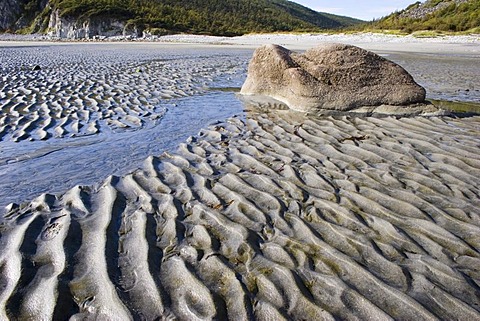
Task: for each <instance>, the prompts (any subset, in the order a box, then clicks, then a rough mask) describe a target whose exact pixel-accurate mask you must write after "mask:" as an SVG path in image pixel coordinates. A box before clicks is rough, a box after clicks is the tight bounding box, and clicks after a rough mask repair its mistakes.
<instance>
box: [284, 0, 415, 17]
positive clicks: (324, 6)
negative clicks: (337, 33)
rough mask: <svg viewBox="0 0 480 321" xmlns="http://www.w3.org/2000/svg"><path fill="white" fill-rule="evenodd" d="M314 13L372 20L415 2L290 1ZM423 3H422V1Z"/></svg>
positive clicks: (398, 0) (365, 0)
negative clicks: (312, 10)
mask: <svg viewBox="0 0 480 321" xmlns="http://www.w3.org/2000/svg"><path fill="white" fill-rule="evenodd" d="M292 1H293V2H296V3H299V4H301V5H304V6H306V7H309V8H312V9H314V10H316V11H321V12H328V13H333V14H338V15H342V16H349V17H354V18H359V19H362V20H367V21H369V20H372V19H373V18H381V17H383V16H386V15H388V14H390V13H392V12H394V11H395V10H401V9H404V8H406V7H408V6H409V5H410V4H412V3H414V2H415V1H416V0H383V1H382V0H292ZM422 2H423V1H422Z"/></svg>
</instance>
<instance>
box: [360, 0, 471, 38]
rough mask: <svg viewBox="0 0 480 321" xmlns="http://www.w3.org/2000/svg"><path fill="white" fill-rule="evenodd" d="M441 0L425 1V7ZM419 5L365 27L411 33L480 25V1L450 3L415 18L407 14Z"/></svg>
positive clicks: (447, 30)
mask: <svg viewBox="0 0 480 321" xmlns="http://www.w3.org/2000/svg"><path fill="white" fill-rule="evenodd" d="M440 2H442V0H434V1H433V0H432V1H428V2H426V3H425V7H427V8H433V7H435V6H436V5H438V4H439V3H440ZM418 6H420V2H416V3H414V4H412V5H411V6H409V7H408V8H407V9H405V10H403V11H399V12H395V13H393V14H391V15H389V16H387V17H385V18H382V19H380V20H378V21H374V22H372V23H370V24H368V25H364V26H363V28H365V29H367V30H368V29H378V30H401V31H403V32H405V33H412V32H416V31H421V30H432V31H445V32H465V31H472V32H474V31H475V30H478V28H479V27H480V1H478V0H472V1H469V2H466V3H461V4H457V3H455V2H453V1H451V3H450V4H449V5H447V6H445V7H443V8H441V9H439V10H437V11H435V12H433V13H431V14H427V15H426V16H425V17H423V18H420V19H415V18H413V17H409V16H408V11H409V10H410V9H413V8H417V7H418Z"/></svg>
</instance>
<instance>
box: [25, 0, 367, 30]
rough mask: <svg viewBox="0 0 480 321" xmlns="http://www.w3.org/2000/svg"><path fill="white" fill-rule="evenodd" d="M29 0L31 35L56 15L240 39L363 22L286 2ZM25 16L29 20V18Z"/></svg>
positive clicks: (26, 6) (236, 0)
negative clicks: (258, 34) (114, 21)
mask: <svg viewBox="0 0 480 321" xmlns="http://www.w3.org/2000/svg"><path fill="white" fill-rule="evenodd" d="M44 2H45V0H30V1H29V2H28V3H27V4H26V5H25V6H24V9H25V10H24V13H23V18H24V20H29V21H33V24H30V26H29V28H27V29H28V31H29V32H38V31H45V30H46V28H47V27H48V21H49V19H50V15H51V13H52V12H53V11H56V10H58V14H59V16H60V17H62V18H69V19H70V18H71V19H76V20H87V19H90V18H98V17H100V18H101V17H107V18H115V19H118V20H120V21H124V22H125V23H127V24H130V25H132V26H136V27H139V28H142V29H149V30H153V32H156V33H172V32H187V33H196V34H211V35H240V34H245V33H251V32H275V31H318V30H320V29H334V28H341V27H345V26H350V25H353V24H356V23H359V22H360V21H359V20H356V19H353V18H348V17H341V16H336V15H331V14H324V13H319V12H316V11H313V10H310V9H308V8H306V7H303V6H301V5H298V4H296V3H294V2H290V1H285V0H50V1H49V2H48V4H47V5H46V6H45V4H44ZM25 18H26V19H25Z"/></svg>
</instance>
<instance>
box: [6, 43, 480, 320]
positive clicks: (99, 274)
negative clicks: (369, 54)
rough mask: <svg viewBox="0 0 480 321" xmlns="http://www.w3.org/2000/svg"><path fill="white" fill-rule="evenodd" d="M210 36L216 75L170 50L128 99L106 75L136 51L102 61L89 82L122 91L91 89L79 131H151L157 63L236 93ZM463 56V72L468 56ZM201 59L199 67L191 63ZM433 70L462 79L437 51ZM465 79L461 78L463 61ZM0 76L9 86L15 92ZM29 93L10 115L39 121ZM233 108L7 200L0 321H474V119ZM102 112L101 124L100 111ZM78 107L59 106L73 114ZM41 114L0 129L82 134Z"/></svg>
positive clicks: (479, 152)
mask: <svg viewBox="0 0 480 321" xmlns="http://www.w3.org/2000/svg"><path fill="white" fill-rule="evenodd" d="M98 48H101V47H98ZM137 48H138V47H137ZM216 48H217V51H218V52H220V54H219V55H217V56H215V57H214V58H212V59H211V60H208V59H207V60H205V61H212V64H214V65H215V66H220V67H217V69H215V68H213V69H215V70H210V69H208V66H210V65H208V64H207V66H206V67H205V66H204V65H203V64H199V63H198V61H201V60H198V58H199V57H198V56H195V57H196V59H197V60H195V59H192V60H190V62H192V61H197V63H196V64H195V63H188V62H185V63H183V62H181V61H177V62H175V61H174V62H173V64H172V65H173V67H172V65H168V64H167V65H168V66H167V67H165V70H166V71H165V76H162V77H165V79H160V78H155V79H154V80H152V79H153V78H152V77H154V76H155V77H160V76H156V75H158V74H160V75H163V72H162V71H161V70H162V68H158V66H156V65H155V71H156V72H151V71H150V72H147V73H146V75H143V76H141V78H142V79H144V78H146V79H148V80H149V81H150V82H149V81H146V80H145V81H146V84H145V86H147V87H146V88H144V89H143V90H144V92H140V91H138V90H139V89H138V88H137V87H136V86H132V87H133V88H132V90H133V91H135V90H137V91H138V92H134V94H133V95H132V96H128V95H127V94H126V93H128V92H129V91H128V90H125V88H126V87H122V88H120V89H119V90H118V91H115V88H116V87H115V86H116V85H117V86H120V85H118V84H119V83H120V84H122V83H126V84H128V83H129V82H133V80H132V79H134V78H133V77H134V76H131V75H132V74H135V75H136V73H134V72H133V70H134V69H135V68H137V62H132V64H131V65H129V68H130V69H131V70H132V72H125V71H122V72H116V71H115V70H116V68H113V67H112V68H111V69H109V70H110V71H108V72H105V73H102V72H99V74H100V75H102V74H103V75H108V76H107V77H103V76H102V77H99V78H100V79H104V80H103V82H102V83H101V84H100V85H99V87H102V88H107V89H108V91H107V92H109V93H114V95H111V96H114V97H118V99H119V100H118V101H117V100H116V99H113V101H111V100H109V99H108V98H106V97H107V96H109V95H103V96H102V95H99V96H98V97H99V98H95V99H98V100H99V101H100V102H101V103H102V106H107V108H100V110H99V111H96V112H97V114H96V115H97V116H96V117H98V118H96V120H97V123H98V124H100V126H98V131H99V133H96V134H95V133H92V134H91V135H90V136H87V138H88V137H96V136H99V135H102V133H106V132H109V131H111V135H119V134H121V133H128V130H129V129H125V128H122V127H121V126H116V125H114V124H113V123H112V122H109V121H107V120H108V119H113V120H116V121H118V122H120V123H124V124H125V123H128V125H129V126H130V127H132V128H134V127H135V126H131V125H132V122H127V120H126V116H127V115H132V116H135V117H137V118H138V119H141V120H142V121H143V122H140V124H141V125H140V126H138V127H139V129H138V131H142V130H145V124H150V123H151V122H154V121H155V120H151V118H150V117H151V116H154V115H156V113H157V112H151V114H146V115H145V114H142V113H143V112H146V111H147V110H149V108H148V106H154V107H156V106H158V107H156V108H159V110H162V108H161V107H162V106H164V105H163V104H165V103H166V101H170V100H169V99H170V98H169V97H164V96H162V95H164V94H159V95H158V97H157V96H154V97H152V96H151V90H153V89H155V90H157V91H158V92H160V93H161V92H162V91H161V90H163V88H164V87H165V85H166V84H169V79H170V78H169V73H173V74H178V75H179V77H178V79H179V80H178V82H177V84H173V85H172V86H174V87H173V88H174V89H173V90H172V91H173V93H174V94H175V93H176V92H180V91H184V92H185V90H186V89H187V88H189V85H190V86H192V87H193V89H192V92H189V93H186V95H187V96H188V95H191V96H190V97H193V98H192V99H201V98H199V97H201V96H202V95H203V93H204V91H203V90H204V89H202V86H197V85H195V84H196V79H203V78H202V77H209V75H210V72H214V73H215V72H218V77H220V79H226V78H229V77H230V78H229V79H230V80H228V81H231V84H233V85H234V87H235V84H236V83H238V82H239V81H240V82H241V80H242V77H243V75H242V73H241V72H240V73H238V72H237V69H235V68H244V67H235V66H238V63H239V61H237V63H236V64H235V63H233V64H232V65H229V63H232V60H231V58H230V56H229V55H228V54H225V52H222V50H220V49H218V48H220V47H218V46H217V47H216ZM8 50H19V49H18V48H14V49H8ZM148 52H149V50H146V53H148ZM117 54H118V55H122V53H121V52H120V53H118V52H117V53H116V55H117ZM383 54H389V55H392V57H396V58H395V59H404V61H405V62H406V64H407V66H406V68H407V70H408V69H409V68H411V70H413V71H414V72H412V73H413V74H414V77H416V76H417V75H416V74H415V72H418V76H420V77H422V75H423V77H424V78H423V79H430V80H432V81H431V84H430V86H431V87H430V88H436V86H437V87H438V88H439V86H442V85H445V84H455V85H456V86H457V85H458V86H460V85H459V82H458V80H457V81H455V80H452V79H451V78H452V74H448V73H444V74H442V77H443V78H440V79H439V80H438V81H435V79H437V78H436V77H435V76H434V75H432V74H431V73H430V74H429V73H428V71H429V70H430V71H431V70H432V69H428V68H427V67H425V64H426V63H427V62H428V61H430V59H429V58H428V57H426V58H425V61H424V63H423V64H422V63H421V62H419V60H416V59H414V58H411V56H406V55H400V54H398V53H396V52H384V53H383ZM80 56H82V55H80ZM125 56H127V57H132V55H131V54H128V55H127V54H125ZM440 56H441V55H440ZM32 57H36V56H35V55H34V54H32ZM413 57H418V55H417V56H415V54H413ZM437 57H438V53H437ZM452 57H453V56H452ZM463 58H465V59H467V60H468V59H472V55H468V54H466V55H465V56H462V57H460V58H459V59H463ZM32 59H33V58H32ZM124 59H125V58H124ZM442 59H443V58H442ZM452 59H453V58H452ZM180 60H182V59H180ZM183 60H185V59H184V58H183ZM420 61H421V59H420ZM450 61H451V60H450ZM462 61H463V60H462ZM468 61H469V63H468V64H465V66H463V67H462V68H464V69H465V70H467V69H469V68H472V67H471V66H474V64H471V60H468ZM227 62H228V63H227ZM110 63H111V62H109V61H106V62H105V63H104V64H105V65H107V66H108V65H109V64H110ZM240 63H241V61H240ZM176 64H177V66H178V67H177V69H172V68H174V67H175V66H176ZM182 64H183V65H182ZM99 65H100V66H102V64H99ZM199 65H201V66H204V69H202V70H201V71H200V72H198V73H196V71H195V70H196V68H197V67H199ZM433 65H434V66H436V68H438V69H436V70H438V71H441V70H442V66H444V65H446V66H447V69H448V68H450V69H449V70H452V73H454V72H456V73H458V74H459V75H461V74H462V73H461V71H460V70H459V69H455V68H453V67H449V66H450V65H448V64H444V63H443V61H442V63H438V64H435V62H434V63H433ZM148 66H150V65H148ZM148 66H147V68H149V67H148ZM222 66H230V67H222ZM147 68H146V69H147ZM473 68H474V67H473ZM130 69H129V70H130ZM152 69H153V68H152ZM157 70H160V71H158V72H157ZM172 70H174V71H172ZM411 70H409V71H411ZM226 71H230V72H226ZM19 74H20V75H22V74H21V72H19ZM48 74H49V73H45V76H44V77H45V79H47V78H48ZM78 74H79V75H81V73H78ZM91 74H95V72H91ZM189 74H190V75H194V77H193V79H194V80H192V81H189V80H188V75H189ZM225 74H227V75H228V76H227V77H226V78H222V77H224V75H225ZM465 74H466V76H464V77H465V79H470V77H473V76H471V75H473V71H472V73H471V74H470V73H468V72H466V73H465ZM11 75H15V74H14V73H12V74H11ZM66 75H67V80H68V79H69V78H68V77H71V78H70V79H76V78H75V77H77V74H76V73H72V74H70V75H69V74H68V73H67V74H66ZM185 75H186V76H185ZM448 75H450V77H448ZM24 77H25V76H24ZM24 77H22V76H18V78H16V79H19V80H18V83H20V84H21V83H22V81H24V82H26V80H25V79H24ZM42 77H43V76H42ZM58 78H60V79H61V76H58ZM86 78H88V77H86ZM109 78H112V80H109ZM184 78H186V79H184ZM41 79H43V78H41ZM159 79H160V80H159ZM460 79H462V78H460ZM472 79H473V78H472ZM162 81H163V82H162ZM228 81H227V80H224V81H223V82H222V81H220V82H219V83H224V84H228ZM473 81H474V83H473V86H474V87H473V90H469V91H466V92H465V95H466V96H460V95H458V92H457V91H455V90H454V89H452V88H451V87H452V86H450V87H449V88H450V91H446V92H445V91H441V90H439V91H438V94H435V93H433V94H432V96H434V97H435V95H441V94H443V95H447V96H448V97H450V99H452V98H455V97H457V98H458V99H459V100H464V101H469V100H468V99H467V98H468V97H472V96H473V95H476V93H475V88H478V87H477V83H476V82H475V81H476V80H475V79H473ZM45 82H46V83H48V81H43V82H42V83H45ZM84 82H86V80H81V81H80V80H79V81H78V83H84ZM72 83H75V82H74V81H73V82H72ZM212 83H215V82H210V81H208V80H206V81H205V82H204V84H206V86H207V87H208V86H210V85H211V84H212ZM2 85H3V86H4V89H3V90H2V93H3V95H6V94H7V93H9V92H15V88H17V87H5V86H13V85H11V84H7V83H6V82H5V80H4V82H2ZM67 85H68V84H67ZM71 86H74V85H71ZM152 86H153V87H155V86H156V87H155V88H153V87H152ZM175 86H176V87H175ZM445 86H446V85H445ZM462 86H463V85H462ZM23 87H24V89H21V90H20V93H19V94H17V96H15V97H14V98H11V99H10V98H8V99H10V100H11V101H15V102H14V103H13V104H15V103H16V104H18V106H17V107H15V108H17V109H16V110H17V111H18V108H20V107H21V108H25V105H28V103H25V102H24V103H23V104H22V101H23V100H25V99H32V101H34V99H36V100H39V99H42V97H41V95H42V94H41V93H40V94H34V93H31V94H29V93H28V92H25V90H26V89H28V88H26V86H25V85H24V86H23ZM150 87H152V88H150ZM5 88H8V89H5ZM72 88H73V89H71V90H72V93H73V95H75V94H76V89H75V88H77V87H72ZM109 88H110V89H109ZM28 90H30V89H28ZM42 90H43V89H42ZM427 90H428V88H427ZM88 92H89V90H87V89H85V90H83V91H82V89H81V88H80V90H79V93H78V95H79V97H78V99H80V101H78V100H77V102H78V104H83V106H84V107H82V108H83V109H84V110H90V108H92V110H94V108H93V107H91V105H87V104H86V103H85V100H86V97H87V95H88ZM80 95H83V96H82V97H80ZM196 95H199V96H198V97H197V96H196ZM65 96H66V94H65V93H60V94H59V93H58V92H55V91H54V92H53V93H52V94H51V95H50V96H48V97H47V98H48V99H52V100H55V99H58V100H59V101H61V102H62V104H63V103H64V102H65V101H66V102H68V100H61V99H63V98H65ZM31 97H34V98H31ZM138 97H145V102H144V101H143V100H142V99H141V98H138ZM195 97H197V98H195ZM222 97H224V96H222ZM466 97H467V98H466ZM473 97H476V96H473ZM135 98H136V99H138V100H139V101H140V103H139V104H136V103H135V101H134V99H135ZM3 99H5V98H3ZM122 99H123V100H122ZM129 99H133V100H129ZM150 99H151V100H150ZM155 99H158V102H159V104H158V105H156V104H157V101H156V100H155ZM231 99H234V98H233V97H232V98H231ZM106 101H110V102H111V105H108V102H107V103H105V102H106ZM122 101H123V102H125V103H126V104H124V105H122ZM4 102H5V100H2V103H4ZM209 103H211V104H215V100H211V101H209ZM222 103H223V104H228V100H227V101H225V100H223V101H222ZM10 104H11V103H10ZM31 104H32V106H30V107H28V108H29V109H28V110H27V111H28V112H24V114H23V115H22V114H21V113H20V112H18V114H19V115H18V116H17V118H20V117H22V116H23V117H28V116H27V115H30V114H34V112H33V111H35V110H38V115H40V114H41V112H40V110H42V109H36V108H37V106H38V105H39V104H36V103H31ZM46 104H47V105H48V106H49V107H48V108H50V111H49V112H46V113H44V114H41V115H42V116H43V115H47V114H48V115H50V116H49V117H50V118H52V119H53V120H55V121H56V120H57V119H58V118H55V117H54V116H52V115H51V113H52V111H53V112H54V108H53V107H51V106H50V105H51V104H50V103H46ZM116 104H118V105H121V106H123V111H126V112H120V109H121V107H118V108H120V109H118V108H117V105H116ZM93 105H94V104H93ZM9 106H10V105H9ZM40 106H41V104H40ZM69 106H76V103H75V100H72V101H71V102H70V105H69ZM112 106H113V107H112ZM9 108H10V107H9ZM15 108H14V109H15ZM38 108H40V107H38ZM82 108H77V110H76V111H75V112H76V113H77V115H78V114H79V110H81V109H82ZM170 108H173V107H170ZM243 108H244V109H245V113H242V114H240V115H239V116H237V117H231V118H228V119H227V120H225V121H221V122H217V123H215V124H214V125H211V126H209V127H205V128H204V129H202V130H201V131H200V132H199V133H198V134H197V135H193V136H191V137H190V138H188V139H187V140H186V141H184V143H180V144H179V145H178V148H176V150H172V151H168V152H164V153H163V154H157V156H153V155H152V156H150V157H148V158H147V159H146V160H145V161H144V163H143V166H142V168H141V169H137V170H134V171H131V172H129V173H123V174H121V175H112V176H109V177H107V178H106V179H98V180H96V182H95V183H89V184H79V185H78V186H75V187H73V188H72V187H71V186H70V187H68V188H65V189H63V191H62V192H59V193H56V194H51V193H48V192H47V193H45V194H42V195H40V196H38V197H36V198H35V199H34V200H32V201H29V202H21V204H20V205H16V204H12V205H10V206H9V207H8V209H7V213H6V214H5V215H4V216H3V217H2V218H1V220H0V248H2V251H1V253H0V285H1V286H0V319H2V320H3V319H5V320H7V319H11V320H17V319H18V320H29V319H38V320H44V319H47V320H48V319H68V318H70V317H71V319H72V320H83V319H84V318H87V319H95V318H96V319H100V320H130V319H134V320H154V319H157V318H160V319H175V318H176V319H180V320H209V319H218V320H225V319H230V320H304V319H309V320H324V319H325V320H336V319H349V320H350V319H352V320H353V319H361V320H372V319H375V320H388V319H419V320H436V319H443V320H452V319H460V320H480V295H479V293H480V291H479V286H480V268H479V267H480V210H479V209H480V186H479V185H480V183H479V181H480V180H479V178H480V117H479V116H473V117H466V118H453V117H432V118H422V117H413V118H397V117H386V118H373V117H353V116H349V115H345V116H339V117H323V118H314V117H306V116H305V115H302V114H299V113H293V112H289V111H286V110H259V109H258V108H255V107H252V106H248V105H246V106H244V107H243ZM137 109H138V111H137V113H134V111H136V110H137ZM109 110H110V114H111V117H110V118H109V117H105V116H104V115H103V114H102V112H108V111H109ZM67 111H68V109H67ZM67 111H66V112H67ZM9 112H10V109H8V110H7V109H5V111H4V114H7V115H9V114H8V113H9ZM168 112H169V111H167V113H168ZM73 113H74V111H72V112H71V113H69V114H68V115H67V114H66V115H64V116H63V117H66V118H67V119H75V117H73V116H72V115H73ZM13 114H14V115H13V116H8V119H7V120H9V119H10V118H13V117H15V115H16V114H15V113H13ZM160 115H161V116H160V119H165V118H164V117H165V114H162V112H160ZM162 117H163V118H162ZM43 118H47V117H46V116H44V117H43ZM60 118H61V117H60ZM90 119H91V118H80V117H78V123H79V124H80V123H81V124H84V126H83V127H87V128H88V127H89V126H90V125H89V124H90V123H92V122H91V121H90ZM4 121H5V120H4ZM72 122H74V121H72ZM160 123H161V121H160ZM11 124H14V125H15V124H16V126H17V127H19V124H22V121H18V120H17V121H16V122H15V121H13V122H12V123H11ZM39 124H43V123H42V121H39V122H33V124H31V126H30V127H27V128H26V129H24V130H23V133H27V136H25V134H23V135H20V133H22V131H21V130H20V129H16V130H13V131H5V133H6V134H5V135H4V136H3V137H4V140H6V142H7V143H9V144H13V141H14V140H15V138H21V137H24V136H25V137H26V139H23V140H22V139H19V140H20V141H22V144H23V143H34V142H29V141H28V140H29V139H30V138H32V139H38V138H40V136H38V137H37V136H36V135H37V134H33V133H34V132H35V133H36V132H37V131H39V130H43V131H46V132H47V133H49V130H53V131H51V136H47V138H46V140H45V142H49V141H52V140H55V139H57V140H60V141H62V140H64V141H66V142H67V141H70V140H72V141H75V140H76V139H78V137H77V138H75V137H69V135H65V134H64V135H59V136H58V138H55V135H54V133H55V132H56V131H55V128H60V129H64V130H65V132H66V133H67V132H68V133H72V134H73V136H76V135H83V134H86V132H85V131H82V130H79V131H77V132H75V131H71V130H68V128H71V126H70V127H69V126H62V125H61V124H62V123H61V122H58V123H57V122H55V124H58V125H55V126H52V127H51V128H50V127H48V128H46V129H45V126H43V127H42V126H41V125H39ZM133 125H134V124H133ZM142 126H143V127H142ZM83 127H81V128H83ZM117 127H118V128H119V130H120V131H116V130H117ZM22 128H23V127H22ZM33 128H35V130H33ZM60 129H58V130H57V132H60V131H61V130H60ZM16 133H17V134H16ZM40 142H41V141H40ZM98 146H99V148H101V146H102V145H98ZM27 155H28V153H27ZM3 170H4V171H8V167H3ZM59 175H68V174H66V173H63V174H59ZM60 177H62V176H60ZM64 177H65V176H64Z"/></svg>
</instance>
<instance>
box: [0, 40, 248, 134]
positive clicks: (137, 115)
mask: <svg viewBox="0 0 480 321" xmlns="http://www.w3.org/2000/svg"><path fill="white" fill-rule="evenodd" d="M145 47H148V45H142V46H140V45H139V46H135V45H133V46H128V47H127V48H124V47H122V46H121V45H87V44H84V45H66V46H52V47H48V46H43V47H33V48H30V47H24V48H22V47H18V48H3V49H0V62H1V67H0V74H1V77H0V140H13V141H22V140H46V139H49V138H51V137H72V136H81V135H90V134H95V133H98V132H99V131H105V130H114V131H116V130H125V129H138V128H141V127H143V126H145V125H146V124H149V123H152V122H155V121H157V120H158V119H160V118H161V117H162V116H163V114H164V113H165V107H164V106H162V104H161V102H162V101H164V100H166V99H171V98H178V97H185V96H191V95H194V94H199V93H202V92H205V90H206V87H208V86H209V85H210V84H211V83H212V81H213V80H215V79H218V78H219V77H223V78H224V80H226V81H225V82H228V79H227V78H228V77H229V76H230V75H234V74H239V73H241V72H242V73H243V71H244V69H245V64H246V60H245V61H244V64H242V63H239V62H238V58H236V57H235V56H233V55H223V54H219V53H218V52H217V53H212V52H208V51H203V50H202V49H192V48H184V50H183V53H182V54H179V52H180V51H178V50H175V49H172V48H170V49H165V48H150V47H148V48H145ZM147 49H148V50H147ZM34 66H38V67H40V70H34Z"/></svg>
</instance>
